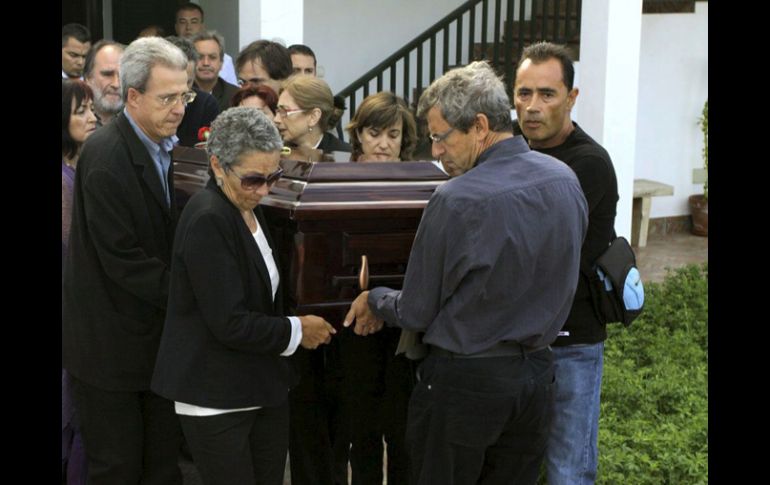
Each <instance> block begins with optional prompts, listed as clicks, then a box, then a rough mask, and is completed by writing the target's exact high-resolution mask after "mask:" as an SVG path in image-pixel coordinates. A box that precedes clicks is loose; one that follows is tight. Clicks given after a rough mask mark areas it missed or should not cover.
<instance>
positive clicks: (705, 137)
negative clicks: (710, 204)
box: [698, 99, 709, 200]
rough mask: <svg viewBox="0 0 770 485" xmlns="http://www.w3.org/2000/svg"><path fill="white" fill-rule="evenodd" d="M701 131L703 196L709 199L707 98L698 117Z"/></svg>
mask: <svg viewBox="0 0 770 485" xmlns="http://www.w3.org/2000/svg"><path fill="white" fill-rule="evenodd" d="M698 124H699V125H700V128H701V131H702V132H703V168H705V169H706V181H705V182H704V183H703V198H704V199H706V200H708V199H709V100H708V99H707V100H706V103H705V104H704V105H703V112H702V113H701V117H700V118H699V119H698Z"/></svg>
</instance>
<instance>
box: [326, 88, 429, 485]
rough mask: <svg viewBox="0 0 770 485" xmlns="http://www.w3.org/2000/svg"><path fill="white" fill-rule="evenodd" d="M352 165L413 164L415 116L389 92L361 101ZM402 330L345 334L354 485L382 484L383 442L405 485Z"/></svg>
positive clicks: (406, 388) (392, 473) (406, 372)
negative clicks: (359, 163)
mask: <svg viewBox="0 0 770 485" xmlns="http://www.w3.org/2000/svg"><path fill="white" fill-rule="evenodd" d="M346 129H347V131H348V134H349V135H350V141H351V143H352V145H353V158H352V161H356V162H388V161H393V162H398V161H405V160H411V159H412V154H413V152H414V148H415V146H416V145H417V128H416V124H415V120H414V116H413V115H412V113H411V111H409V107H408V106H407V104H406V102H405V101H404V100H403V99H402V98H400V97H398V96H396V95H395V94H393V93H390V92H381V93H377V94H373V95H371V96H368V97H367V98H366V99H364V101H363V103H361V106H359V107H358V110H357V111H356V114H355V116H353V119H352V120H351V121H350V123H349V124H348V126H347V127H346ZM400 334H401V329H399V328H393V327H384V328H383V329H382V330H381V331H379V332H377V333H375V334H373V335H369V336H366V337H363V336H359V335H355V334H354V333H353V331H352V329H346V330H345V335H344V338H342V339H340V345H341V346H342V361H343V363H344V365H345V370H346V373H345V386H344V387H345V395H346V398H347V399H348V400H349V408H350V410H351V411H350V414H351V417H350V430H351V432H350V435H351V443H352V446H351V448H350V464H351V468H352V471H353V483H356V484H366V485H369V484H381V483H382V478H383V477H382V474H383V469H382V468H383V466H382V464H383V438H384V441H385V444H386V445H387V457H388V460H387V483H408V477H409V475H408V473H409V464H408V458H407V451H406V447H405V445H404V437H405V434H406V417H407V408H408V405H409V396H410V395H411V393H412V389H413V388H414V384H415V380H414V363H413V361H411V360H409V359H407V358H406V357H405V356H404V355H403V354H400V355H396V348H397V347H398V340H399V336H400Z"/></svg>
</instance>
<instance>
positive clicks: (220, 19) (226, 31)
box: [195, 0, 240, 59]
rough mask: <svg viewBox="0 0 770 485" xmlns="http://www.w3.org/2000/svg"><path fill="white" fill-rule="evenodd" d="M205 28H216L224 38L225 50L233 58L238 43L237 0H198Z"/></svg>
mask: <svg viewBox="0 0 770 485" xmlns="http://www.w3.org/2000/svg"><path fill="white" fill-rule="evenodd" d="M195 3H197V4H198V5H200V6H201V8H202V9H203V12H204V18H203V22H204V23H205V24H206V28H207V29H211V30H216V31H217V32H219V33H220V34H222V36H223V37H224V38H225V52H226V53H228V54H230V56H232V57H233V59H235V57H236V56H237V55H238V51H239V50H240V45H239V43H238V32H239V29H238V0H199V1H197V2H195Z"/></svg>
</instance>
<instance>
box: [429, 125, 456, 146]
mask: <svg viewBox="0 0 770 485" xmlns="http://www.w3.org/2000/svg"><path fill="white" fill-rule="evenodd" d="M453 131H455V127H454V126H453V127H451V128H449V129H448V130H447V131H445V132H444V133H441V134H440V135H436V134H435V133H434V134H432V135H428V139H429V140H430V141H431V143H441V142H442V141H444V140H446V139H447V138H448V137H449V135H451V134H452V132H453Z"/></svg>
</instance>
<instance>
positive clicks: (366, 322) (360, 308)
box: [342, 291, 385, 335]
mask: <svg viewBox="0 0 770 485" xmlns="http://www.w3.org/2000/svg"><path fill="white" fill-rule="evenodd" d="M368 297H369V292H368V291H362V292H361V294H360V295H358V297H357V298H356V299H355V300H353V303H352V304H351V305H350V310H348V314H347V315H345V321H344V322H342V325H344V326H345V327H349V326H350V325H351V324H352V323H353V321H355V322H356V326H355V327H353V332H355V333H356V335H369V334H371V333H375V332H379V331H380V329H382V326H383V324H384V323H385V322H383V321H382V320H380V319H379V318H377V317H375V316H374V313H372V311H371V309H369V304H368V303H367V302H366V299H367V298H368Z"/></svg>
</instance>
